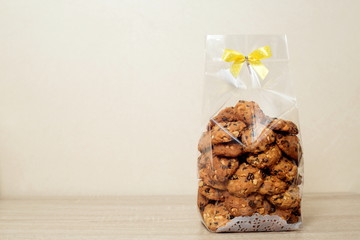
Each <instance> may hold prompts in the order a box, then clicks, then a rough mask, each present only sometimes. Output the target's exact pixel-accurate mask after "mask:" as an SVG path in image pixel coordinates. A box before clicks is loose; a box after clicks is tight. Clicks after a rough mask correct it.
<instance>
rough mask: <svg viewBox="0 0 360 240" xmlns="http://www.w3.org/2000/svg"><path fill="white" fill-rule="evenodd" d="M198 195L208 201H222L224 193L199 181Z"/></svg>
mask: <svg viewBox="0 0 360 240" xmlns="http://www.w3.org/2000/svg"><path fill="white" fill-rule="evenodd" d="M199 193H200V194H201V195H203V196H204V197H206V198H207V199H210V200H215V201H224V199H225V198H224V193H223V192H222V191H220V190H218V189H215V188H212V187H210V186H208V185H206V184H205V183H204V182H203V181H199Z"/></svg>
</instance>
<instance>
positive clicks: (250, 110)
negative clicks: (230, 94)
mask: <svg viewBox="0 0 360 240" xmlns="http://www.w3.org/2000/svg"><path fill="white" fill-rule="evenodd" d="M234 111H235V113H236V115H237V117H238V119H239V120H240V121H243V122H244V123H246V124H247V125H250V124H253V123H254V122H261V121H263V119H264V118H265V114H264V113H263V111H262V110H261V109H260V107H259V105H258V104H257V103H255V102H252V101H251V102H248V101H242V100H240V101H239V102H238V103H237V104H236V105H235V108H234Z"/></svg>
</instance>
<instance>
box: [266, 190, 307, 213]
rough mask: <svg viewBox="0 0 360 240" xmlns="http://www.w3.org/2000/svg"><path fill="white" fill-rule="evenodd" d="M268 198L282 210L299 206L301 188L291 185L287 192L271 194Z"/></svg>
mask: <svg viewBox="0 0 360 240" xmlns="http://www.w3.org/2000/svg"><path fill="white" fill-rule="evenodd" d="M268 200H269V202H270V203H272V204H273V205H275V206H276V207H277V208H278V209H281V210H286V209H293V208H298V207H299V206H300V200H301V199H300V192H299V188H298V186H290V187H289V189H288V190H287V191H286V192H284V193H280V194H276V195H272V196H269V197H268Z"/></svg>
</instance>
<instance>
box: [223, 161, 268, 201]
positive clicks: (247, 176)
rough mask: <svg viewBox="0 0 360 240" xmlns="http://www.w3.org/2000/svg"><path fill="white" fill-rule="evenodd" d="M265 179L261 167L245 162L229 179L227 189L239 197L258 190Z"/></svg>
mask: <svg viewBox="0 0 360 240" xmlns="http://www.w3.org/2000/svg"><path fill="white" fill-rule="evenodd" d="M263 181H264V180H263V178H262V172H261V171H260V169H258V168H256V167H253V166H251V165H249V164H247V163H243V164H241V165H240V166H239V169H238V170H237V171H236V173H235V174H234V175H233V176H232V177H231V178H230V180H229V181H228V184H227V190H228V191H229V193H231V194H233V195H235V196H237V197H245V196H247V195H249V194H251V193H254V192H256V191H257V190H258V189H259V188H260V186H261V184H262V183H263Z"/></svg>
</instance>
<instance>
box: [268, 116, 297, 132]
mask: <svg viewBox="0 0 360 240" xmlns="http://www.w3.org/2000/svg"><path fill="white" fill-rule="evenodd" d="M268 128H270V129H272V130H274V131H280V132H286V133H289V134H293V135H296V134H298V133H299V130H298V128H297V126H296V125H295V123H293V122H291V121H287V120H283V119H278V118H274V119H272V121H271V122H270V123H269V125H268Z"/></svg>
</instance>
